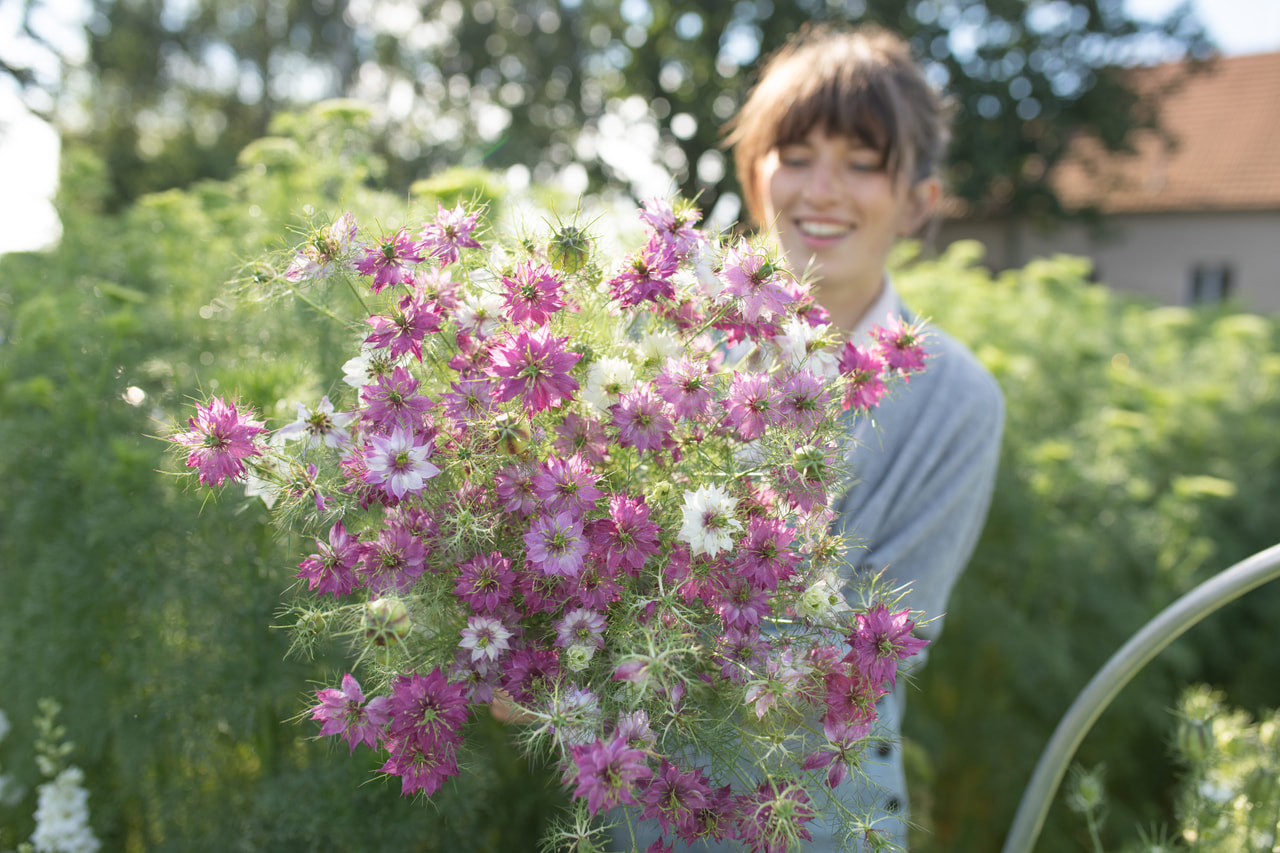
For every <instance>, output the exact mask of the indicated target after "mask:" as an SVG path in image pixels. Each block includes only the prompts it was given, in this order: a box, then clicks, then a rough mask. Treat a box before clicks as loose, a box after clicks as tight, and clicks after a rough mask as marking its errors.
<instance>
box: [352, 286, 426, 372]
mask: <svg viewBox="0 0 1280 853" xmlns="http://www.w3.org/2000/svg"><path fill="white" fill-rule="evenodd" d="M369 325H371V326H373V331H372V332H370V333H369V336H368V337H366V338H365V339H364V341H365V343H367V344H371V345H372V346H373V348H374V349H386V350H387V352H388V354H389V355H390V356H391V357H392V358H396V357H399V356H401V355H404V354H405V353H407V352H408V353H412V354H413V357H414V358H416V359H418V361H422V340H423V338H425V337H426V336H427V335H428V334H430V333H432V332H437V331H439V330H440V315H439V314H437V313H436V312H435V310H434V306H433V305H432V304H430V303H428V302H427V301H426V300H425V299H424V298H423V296H422V294H420V293H414V294H410V295H409V296H406V297H404V298H403V299H401V300H400V304H399V306H397V307H396V308H395V309H394V310H393V311H392V312H391V313H390V314H385V315H384V314H375V315H374V316H372V317H370V318H369Z"/></svg>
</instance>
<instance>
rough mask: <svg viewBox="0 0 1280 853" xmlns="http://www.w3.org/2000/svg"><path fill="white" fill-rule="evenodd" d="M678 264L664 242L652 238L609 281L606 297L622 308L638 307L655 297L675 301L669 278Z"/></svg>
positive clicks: (674, 289) (655, 298)
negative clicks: (622, 306)
mask: <svg viewBox="0 0 1280 853" xmlns="http://www.w3.org/2000/svg"><path fill="white" fill-rule="evenodd" d="M679 267H680V261H679V259H678V258H677V257H676V255H675V252H673V251H672V249H671V245H670V244H669V243H668V242H667V241H666V240H664V239H662V238H661V237H658V236H656V235H655V236H654V237H653V238H651V239H650V240H649V242H648V244H647V245H646V246H645V247H644V249H642V250H641V251H639V252H637V253H636V254H634V255H632V256H631V257H630V258H628V259H627V261H626V264H625V265H624V267H623V271H622V272H620V273H619V274H618V275H617V276H615V277H614V278H613V279H611V280H610V281H609V295H610V296H612V297H613V298H614V299H616V300H618V301H619V302H621V303H622V304H623V305H626V306H630V305H639V304H640V303H641V302H654V301H657V300H658V299H659V298H661V299H663V300H669V299H673V298H675V295H676V288H675V284H673V283H672V281H671V277H672V276H673V275H675V274H676V270H677V269H679Z"/></svg>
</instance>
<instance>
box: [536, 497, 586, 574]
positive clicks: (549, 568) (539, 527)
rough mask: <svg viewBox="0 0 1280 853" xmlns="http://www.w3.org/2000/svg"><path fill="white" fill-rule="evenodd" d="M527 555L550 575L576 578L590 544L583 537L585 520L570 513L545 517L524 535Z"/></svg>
mask: <svg viewBox="0 0 1280 853" xmlns="http://www.w3.org/2000/svg"><path fill="white" fill-rule="evenodd" d="M524 545H525V556H526V557H528V558H529V562H530V563H531V564H532V565H533V566H535V567H536V568H538V569H539V570H540V571H541V572H542V573H543V574H547V575H568V576H569V577H577V576H578V574H579V573H580V572H581V571H582V558H583V557H584V556H586V553H587V541H586V538H585V537H583V535H582V519H581V518H579V517H577V516H576V515H574V514H573V513H569V512H560V513H556V514H555V515H554V516H550V515H548V516H543V517H542V518H540V519H538V520H537V521H536V522H534V524H533V528H532V529H530V530H529V532H528V533H526V534H525V535H524Z"/></svg>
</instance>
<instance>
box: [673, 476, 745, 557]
mask: <svg viewBox="0 0 1280 853" xmlns="http://www.w3.org/2000/svg"><path fill="white" fill-rule="evenodd" d="M737 506H738V499H737V498H731V497H729V494H728V493H727V492H726V491H725V490H724V489H722V488H720V487H719V486H702V487H700V488H699V489H698V490H697V491H695V492H685V493H684V507H683V509H682V512H683V513H684V522H683V523H682V524H681V525H680V533H679V534H677V536H676V538H677V539H679V540H680V541H681V542H685V543H687V544H688V545H689V550H690V551H691V552H692V554H693V556H695V557H696V556H698V555H699V554H706V555H707V556H708V557H714V556H715V555H716V554H719V553H720V552H721V551H727V550H728V549H729V548H731V547H733V535H734V534H735V533H737V532H739V531H740V530H742V523H741V522H740V521H738V520H737V519H736V518H734V517H733V511H734V509H735V508H737Z"/></svg>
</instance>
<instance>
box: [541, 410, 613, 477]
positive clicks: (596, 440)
mask: <svg viewBox="0 0 1280 853" xmlns="http://www.w3.org/2000/svg"><path fill="white" fill-rule="evenodd" d="M555 433H556V440H555V441H554V442H553V443H552V447H553V448H554V449H555V451H556V453H558V454H560V455H561V456H572V455H574V454H575V453H580V454H582V455H583V456H584V457H585V458H586V460H587V461H588V462H590V463H591V464H592V465H603V464H604V463H605V460H606V458H607V453H608V446H609V434H608V433H606V432H605V430H604V427H603V426H602V425H601V424H600V422H599V421H596V420H592V419H591V418H584V417H582V416H581V415H579V414H578V413H577V412H570V413H569V414H567V415H565V417H564V420H563V421H561V422H560V423H559V424H557V425H556V427H555Z"/></svg>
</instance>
